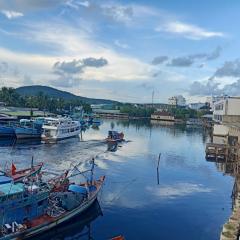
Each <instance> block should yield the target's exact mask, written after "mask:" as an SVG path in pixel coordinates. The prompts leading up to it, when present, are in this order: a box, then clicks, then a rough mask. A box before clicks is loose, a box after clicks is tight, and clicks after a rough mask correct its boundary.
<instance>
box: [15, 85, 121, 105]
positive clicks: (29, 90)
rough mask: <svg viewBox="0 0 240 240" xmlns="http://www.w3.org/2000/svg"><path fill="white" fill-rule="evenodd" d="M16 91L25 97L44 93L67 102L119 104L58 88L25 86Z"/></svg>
mask: <svg viewBox="0 0 240 240" xmlns="http://www.w3.org/2000/svg"><path fill="white" fill-rule="evenodd" d="M16 91H17V92H18V93H19V94H20V95H23V96H36V95H37V94H38V93H39V92H42V93H43V94H46V95H48V96H49V97H53V98H62V99H65V100H73V99H80V100H82V101H84V102H86V103H89V104H111V103H117V102H116V101H112V100H107V99H94V98H86V97H81V96H76V95H74V94H72V93H70V92H66V91H61V90H59V89H56V88H52V87H47V86H41V85H32V86H23V87H19V88H16Z"/></svg>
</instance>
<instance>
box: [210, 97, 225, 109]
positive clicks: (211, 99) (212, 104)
mask: <svg viewBox="0 0 240 240" xmlns="http://www.w3.org/2000/svg"><path fill="white" fill-rule="evenodd" d="M227 98H228V96H227V95H221V96H210V97H207V99H206V102H207V103H209V106H210V108H211V110H212V111H213V110H214V109H213V108H214V103H215V102H218V101H220V100H224V99H227Z"/></svg>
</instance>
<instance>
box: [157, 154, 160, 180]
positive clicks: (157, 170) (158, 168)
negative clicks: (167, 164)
mask: <svg viewBox="0 0 240 240" xmlns="http://www.w3.org/2000/svg"><path fill="white" fill-rule="evenodd" d="M160 159H161V153H159V155H158V163H157V184H158V185H159V164H160Z"/></svg>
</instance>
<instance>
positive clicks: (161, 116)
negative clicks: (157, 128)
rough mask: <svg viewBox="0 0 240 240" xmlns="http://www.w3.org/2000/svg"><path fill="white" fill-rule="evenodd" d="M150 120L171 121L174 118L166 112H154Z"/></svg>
mask: <svg viewBox="0 0 240 240" xmlns="http://www.w3.org/2000/svg"><path fill="white" fill-rule="evenodd" d="M151 119H152V120H159V121H171V122H174V121H175V118H174V116H173V115H171V114H170V113H168V112H154V113H153V114H152V115H151Z"/></svg>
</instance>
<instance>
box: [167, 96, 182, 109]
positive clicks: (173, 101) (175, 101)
mask: <svg viewBox="0 0 240 240" xmlns="http://www.w3.org/2000/svg"><path fill="white" fill-rule="evenodd" d="M168 104H169V105H172V106H179V107H185V106H186V99H185V98H184V97H183V96H182V95H178V96H173V97H170V98H169V99H168Z"/></svg>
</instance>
